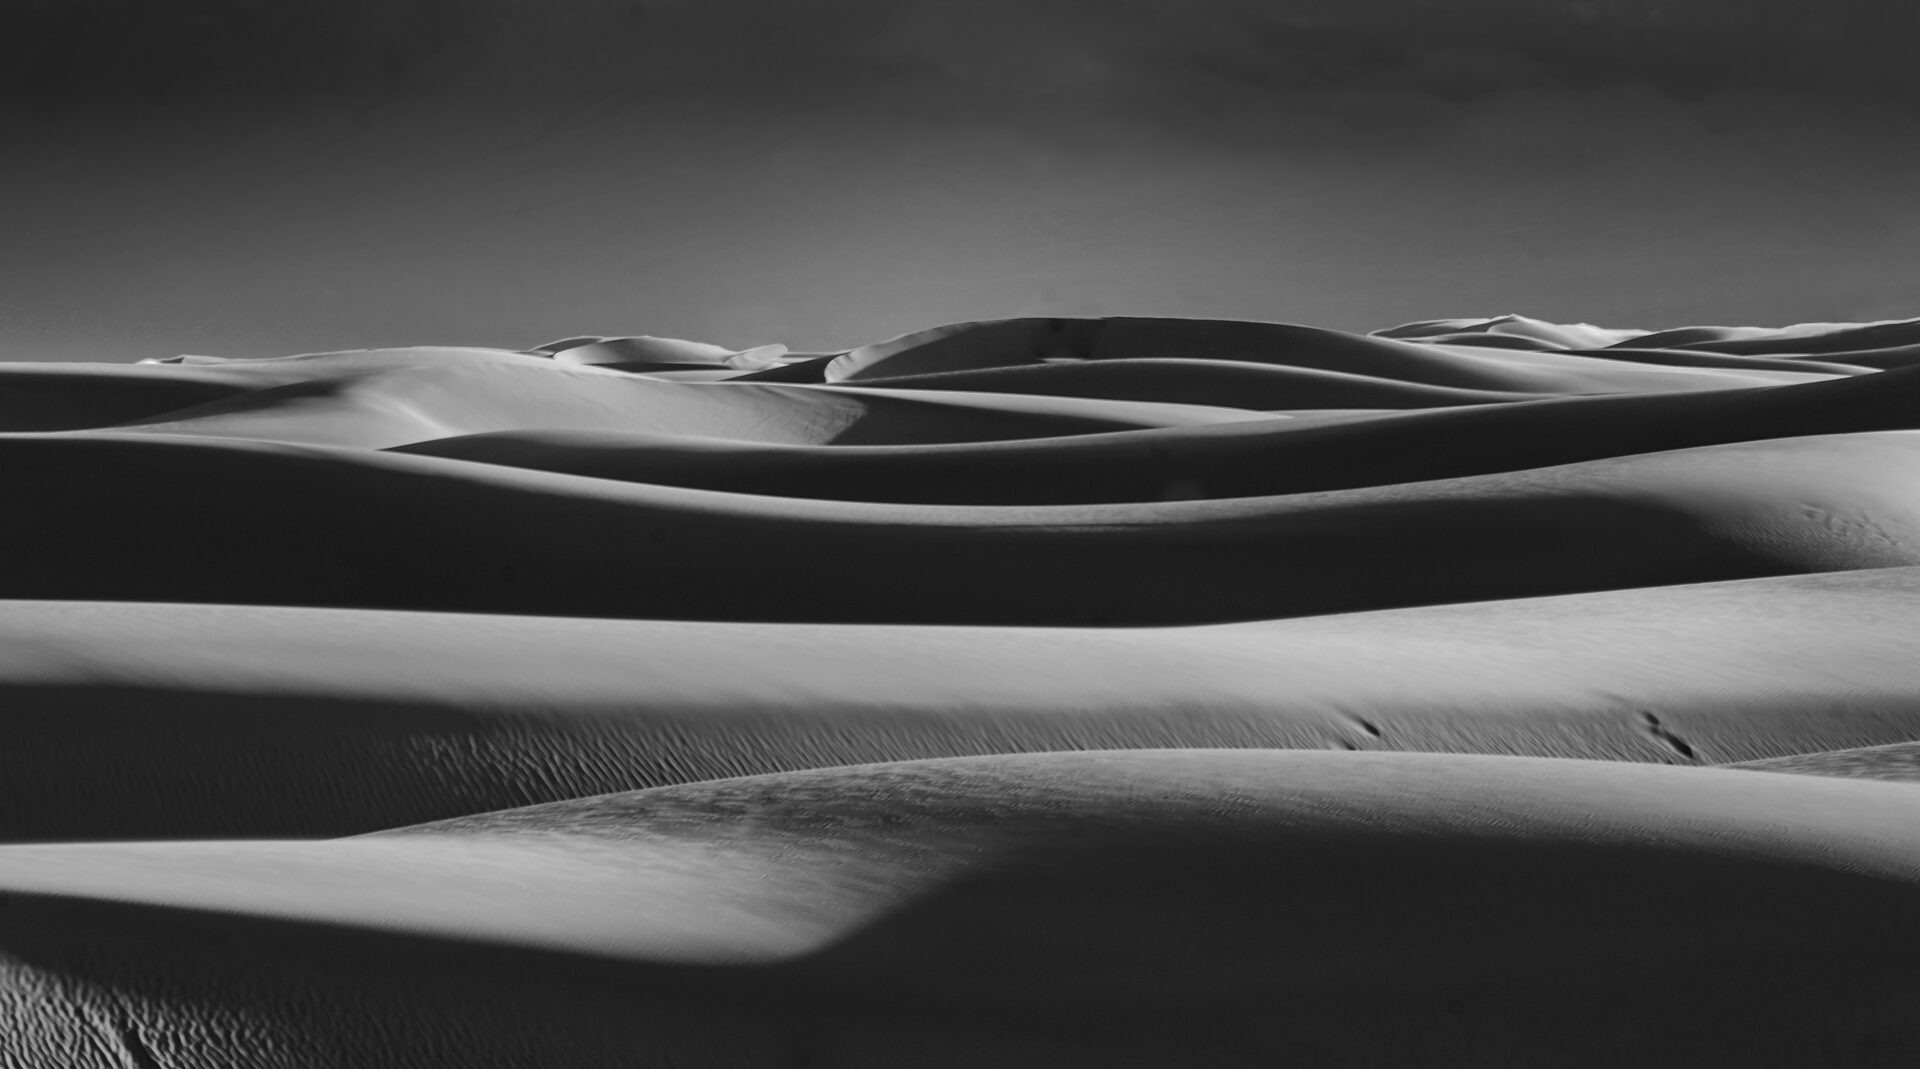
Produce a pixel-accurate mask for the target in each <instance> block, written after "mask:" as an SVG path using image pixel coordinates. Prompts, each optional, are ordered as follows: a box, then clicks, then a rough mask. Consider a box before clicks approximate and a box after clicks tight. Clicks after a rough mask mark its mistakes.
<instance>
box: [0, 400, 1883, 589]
mask: <svg viewBox="0 0 1920 1069" xmlns="http://www.w3.org/2000/svg"><path fill="white" fill-rule="evenodd" d="M0 463H3V464H5V465H7V466H8V468H9V469H10V474H9V476H8V488H9V491H10V494H11V498H12V500H13V501H14V502H15V504H16V506H17V507H18V508H19V509H20V513H21V515H20V519H19V521H18V522H16V523H14V524H10V525H8V527H6V528H5V529H4V530H0V553H4V554H9V555H18V557H19V559H26V558H27V557H28V556H31V557H32V558H34V559H36V560H37V561H38V562H39V567H38V568H37V569H35V570H32V571H22V572H16V573H12V574H8V575H5V576H0V595H4V596H8V597H16V598H49V597H54V598H73V599H96V600H154V601H186V600H203V601H215V602H243V603H284V604H307V605H335V606H360V607H368V608H418V609H440V610H458V611H488V612H510V613H533V614H549V615H582V616H609V617H653V618H678V619H701V618H705V619H734V620H766V621H792V622H881V623H957V624H998V625H1019V624H1046V625H1087V624H1100V625H1144V624H1169V623H1201V622H1215V621H1225V620H1233V619H1253V618H1262V617H1281V616H1301V615H1313V614H1324V613H1334V612H1354V611H1364V610H1369V609H1382V608H1392V607H1399V606H1407V605H1418V604H1432V603H1439V602H1447V601H1472V600H1489V599H1495V598H1511V597H1525V596H1539V595H1550V594H1563V593H1575V592H1581V591H1588V590H1596V589H1610V588H1623V587H1638V586H1654V585H1662V584H1671V583H1687V582H1706V581H1714V580H1723V579H1736V578H1747V577H1756V576H1763V575H1774V574H1788V573H1803V572H1818V571H1833V570H1844V569H1851V568H1879V567H1893V566H1904V565H1911V564H1920V501H1915V500H1914V499H1913V498H1912V496H1911V493H1910V491H1909V489H1908V488H1909V487H1910V486H1911V485H1912V482H1911V480H1912V479H1913V477H1914V475H1915V473H1916V471H1920V434H1916V433H1915V432H1899V431H1896V432H1879V433H1872V434H1853V435H1829V436H1822V437H1810V438H1795V439H1780V440H1773V441H1765V442H1754V443H1739V444H1735V445H1726V446H1712V447H1705V448H1701V449H1694V450H1676V451H1671V452H1665V453H1654V454H1647V455H1643V456H1635V457H1624V458H1617V459H1612V460H1607V461H1596V462H1590V463H1586V464H1576V465H1566V466H1561V467H1555V468H1542V469H1535V470H1531V471H1522V472H1514V473H1503V474H1497V475H1486V476H1473V477H1467V478H1462V479H1455V480H1437V481H1432V482H1425V483H1414V484H1405V485H1400V486H1390V487H1373V488H1365V489H1356V490H1348V491H1336V492H1329V493H1324V494H1303V495H1292V496H1285V497H1270V498H1239V499H1231V500H1214V501H1173V502H1160V503H1150V504H1126V505H1088V506H1059V507H1032V508H987V507H979V508H962V507H941V506H902V505H881V504H867V503H851V502H828V501H810V500H802V499H796V498H770V497H764V496H749V495H739V494H722V493H715V492H710V491H700V490H689V489H682V488H674V487H659V486H650V485H642V484H631V483H617V482H611V481H607V480H599V479H586V478H580V477H574V476H560V475H552V474H548V473H542V472H529V471H522V470H516V469H507V468H498V467H494V466H492V465H483V464H477V463H470V462H461V461H451V460H442V459H439V458H432V457H418V456H403V455H396V454H391V453H373V452H367V451H359V450H346V449H326V448H318V447H289V446H282V445H271V444H267V443H251V442H238V441H221V440H215V439H189V438H178V437H171V436H137V435H77V434H76V435H41V436H25V435H14V436H6V437H3V438H0ZM76 485H85V486H87V487H89V493H88V495H86V496H85V497H77V496H76V495H74V494H73V493H72V492H71V489H70V488H71V487H73V486H76ZM129 509H131V510H135V511H137V512H141V513H151V514H157V515H161V516H168V515H172V516H180V517H186V518H188V522H183V523H174V524H170V523H165V522H163V523H159V524H156V525H155V526H153V527H152V528H149V529H147V530H146V531H145V532H144V538H143V542H142V544H139V545H133V544H118V545H115V544H105V543H103V541H102V536H101V531H102V530H103V529H105V528H107V527H109V526H110V525H111V523H112V522H113V519H114V517H116V516H118V515H121V514H123V513H124V512H125V511H126V510H129ZM205 531H218V532H220V537H219V540H218V541H210V540H209V539H208V538H207V537H205V536H204V534H203V532H205ZM156 559H159V560H165V561H166V562H167V566H166V567H165V568H164V569H159V568H154V567H151V566H150V564H151V562H152V561H154V560H156ZM293 560H297V561H299V562H300V566H299V567H298V568H290V567H287V566H286V565H287V562H289V561H293ZM799 561H805V562H811V563H810V564H809V566H807V567H796V566H795V565H794V562H799ZM667 562H671V569H664V568H663V567H662V565H663V564H665V563H667ZM822 562H835V565H836V566H833V567H825V566H822ZM936 562H937V564H936Z"/></svg>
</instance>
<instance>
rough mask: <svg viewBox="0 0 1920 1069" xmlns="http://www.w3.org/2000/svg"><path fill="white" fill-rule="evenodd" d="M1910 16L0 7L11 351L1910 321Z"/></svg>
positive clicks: (1348, 4) (195, 4) (614, 1)
mask: <svg viewBox="0 0 1920 1069" xmlns="http://www.w3.org/2000/svg"><path fill="white" fill-rule="evenodd" d="M1916 10H1920V6H1916V5H1909V4H1896V3H1885V2H1879V0H1827V2H1825V3H1819V4H1816V3H1813V2H1812V0H1802V2H1798V3H1793V4H1787V3H1781V2H1778V0H1585V2H1575V0H1454V2H1444V3H1443V2H1421V0H1300V2H1289V0H971V2H964V3H963V2H953V3H933V2H911V0H805V2H800V0H790V2H777V3H768V2H753V3H749V2H746V0H460V2H456V0H336V2H333V3H328V4H309V5H302V4H300V3H297V2H294V0H176V2H171V3H157V2H154V0H0V42H5V43H4V44H0V132H3V133H4V134H5V136H6V139H7V144H8V145H9V146H11V148H10V151H9V152H8V156H9V163H8V165H7V167H6V168H5V169H4V171H0V205H4V208H0V211H4V212H5V213H6V215H5V217H4V218H0V222H3V223H4V227H0V235H4V237H3V240H0V275H3V276H4V278H5V279H6V281H7V285H6V287H5V290H4V292H3V293H0V324H4V327H3V328H0V329H3V330H4V333H3V334H0V358H11V359H35V358H63V359H64V358H95V359H115V360H124V359H138V358H140V357H145V356H166V355H171V354H174V353H179V352H202V353H213V354H219V355H246V354H261V355H269V354H278V353H286V352H298V351H312V350H319V349H331V348H352V347H361V346H372V345H397V344H418V343H440V344H486V345H506V346H526V345H533V344H536V343H538V342H541V341H545V340H548V339H550V338H553V337H559V336H563V335H569V334H579V333H605V334H622V333H651V334H665V335H677V336H685V337H695V338H701V339H706V340H712V341H718V342H722V343H724V344H728V345H733V346H748V345H754V344H760V343H764V342H772V341H784V342H786V343H788V344H790V345H792V346H794V347H795V348H800V349H808V348H832V347H840V346H847V345H853V344H857V343H859V342H862V341H867V340H872V339H875V338H879V337H884V336H887V335H891V334H894V333H898V332H901V331H904V330H909V329H914V328H918V327H923V326H927V325H931V324H934V323H938V322H944V321H951V320H958V319H969V318H987V317H997V316H1007V315H1021V314H1041V313H1053V314H1067V315H1074V314H1162V315H1189V316H1235V317H1246V318H1260V319H1283V320H1293V321H1303V322H1310V323H1316V324H1322V325H1328V326H1335V327H1346V328H1356V329H1364V328H1371V327H1377V326H1385V325H1389V324H1391V323H1394V322H1398V321H1402V320H1407V319H1417V318H1431V317H1439V316H1465V315H1492V314H1499V313H1502V312H1520V313H1524V314H1528V315H1535V316H1541V317H1546V318H1571V319H1588V320H1594V321H1599V322H1605V323H1609V324H1613V325H1621V326H1646V327H1658V326H1665V325H1673V324H1680V323H1693V322H1709V321H1710V322H1742V323H1745V322H1751V323H1783V322H1792V321H1798V320H1809V319H1881V318H1895V317H1908V316H1913V315H1920V283H1917V282H1916V274H1917V272H1916V268H1915V266H1914V264H1915V257H1914V252H1913V250H1915V249H1917V248H1920V198H1916V197H1915V196H1914V195H1913V194H1912V192H1911V190H1913V189H1920V137H1916V136H1915V135H1916V134H1920V76H1916V75H1915V74H1914V73H1913V72H1914V70H1915V67H1914V65H1913V63H1912V61H1911V58H1910V56H1909V55H1907V54H1906V53H1907V51H1908V50H1909V49H1910V48H1911V46H1912V42H1913V41H1914V40H1915V39H1916V31H1920V14H1915V11H1916Z"/></svg>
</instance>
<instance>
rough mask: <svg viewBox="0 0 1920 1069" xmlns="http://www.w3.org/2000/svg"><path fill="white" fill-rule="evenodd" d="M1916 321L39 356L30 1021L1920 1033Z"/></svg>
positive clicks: (1032, 326) (20, 740)
mask: <svg viewBox="0 0 1920 1069" xmlns="http://www.w3.org/2000/svg"><path fill="white" fill-rule="evenodd" d="M1916 364H1920V320H1901V321H1888V322H1881V323H1862V324H1849V323H1810V324H1798V325H1793V326H1788V327H1777V328H1763V327H1744V326H1724V327H1723V326H1692V327H1677V328H1671V329H1658V330H1649V329H1632V330H1628V329H1613V328H1605V327H1599V326H1594V325H1591V324H1561V323H1551V322H1545V321H1540V320H1534V319H1528V318H1525V317H1520V316H1513V315H1503V316H1495V317H1486V318H1468V319H1436V320H1431V321H1425V322H1419V323H1409V324H1404V325H1401V326H1397V327H1391V328H1387V329H1383V330H1380V331H1377V332H1374V333H1372V334H1355V333H1345V332H1339V331H1331V330H1321V329H1316V328H1312V327H1306V326H1296V325H1290V324H1281V323H1254V322H1238V321H1213V320H1180V319H1166V318H1119V317H1115V318H1105V319H1100V318H1032V319H1011V320H1000V321H991V322H978V323H959V324H952V325H947V326H941V327H935V328H932V329H929V330H925V331H920V332H916V333H912V334H908V335H904V336H901V337H898V338H893V339H889V340H884V341H880V342H876V343H874V344H870V345H865V346H861V347H857V348H854V349H850V350H846V351H844V352H792V351H788V350H787V349H786V348H785V347H784V346H781V345H778V344H769V345H763V346H758V347H755V348H749V349H729V348H725V347H722V346H718V345H711V344H706V343H701V342H694V341H686V340H682V339H673V338H656V337H646V336H634V337H602V336H597V335H581V336H576V337H570V338H565V339H561V340H558V341H555V342H551V343H548V344H545V345H541V346H536V347H533V348H530V349H507V348H499V349H490V348H452V347H410V348H392V349H375V350H358V351H347V352H326V353H313V354H302V355H296V356H285V357H273V358H257V359H256V358H231V357H228V358H223V357H214V356H198V355H195V356H183V357H178V358H174V359H170V360H156V361H151V362H145V363H142V364H137V365H116V364H84V363H66V362H63V363H48V364H0V492H3V493H4V495H5V500H6V502H7V505H8V517H7V518H8V522H7V523H6V524H5V525H4V526H0V561H5V562H6V563H5V565H4V567H0V723H4V724H5V745H4V746H0V1064H5V1065H9V1066H11V1065H20V1066H31V1067H39V1066H60V1067H67V1066H73V1067H88V1069H91V1067H96V1066H97V1067H102V1069H106V1067H113V1069H124V1067H128V1066H134V1067H141V1069H152V1067H156V1066H164V1067H167V1069H184V1067H191V1069H216V1067H228V1066H241V1065H286V1066H329V1067H333V1066H347V1067H362V1066H364V1067H369V1069H372V1067H382V1066H408V1067H415V1066H417V1067H422V1069H426V1067H441V1066H445V1067H462V1069H464V1067H467V1066H515V1067H518V1066H548V1065H554V1066H626V1065H633V1064H663V1065H673V1066H685V1067H693V1069H705V1067H715V1069H721V1067H724V1069H735V1067H739V1069H746V1067H765V1069H776V1067H781V1069H792V1067H801V1066H806V1067H823V1066H833V1067H844V1066H863V1067H874V1069H880V1067H895V1066H947V1067H956V1069H957V1067H999V1066H1033V1067H1040V1066H1046V1067H1050V1069H1051V1067H1081V1066H1085V1067H1089V1069H1090V1067H1095V1066H1099V1067H1107V1066H1142V1067H1145V1066H1155V1067H1160V1066H1172V1065H1179V1066H1203V1067H1221V1069H1225V1067H1255V1066H1280V1065H1285V1066H1293V1065H1312V1066H1353V1067H1360V1066H1416V1065H1417V1066H1458V1067H1468V1066H1475V1067H1477V1066H1487V1065H1526V1066H1546V1065H1575V1064H1578V1065H1588V1066H1594V1067H1609V1069H1611V1067H1620V1069H1626V1067H1645V1066H1673V1067H1681V1066H1689V1067H1699V1066H1705V1065H1741V1066H1780V1067H1786V1066H1814V1065H1832V1066H1896V1065H1907V1064H1913V1063H1914V1062H1915V1061H1916V1059H1920V1025H1916V1024H1915V1022H1914V1020H1913V1017H1912V1014H1911V1012H1910V1010H1911V1006H1912V1000H1913V998H1914V997H1915V996H1916V995H1920V969H1917V968H1916V966H1915V964H1914V963H1915V962H1916V961H1920V924H1917V923H1916V921H1915V919H1914V918H1915V917H1917V916H1920V909H1917V908H1916V907H1920V789H1916V787H1915V782H1920V657H1916V653H1915V651H1916V650H1920V378H1916V376H1920V367H1916V366H1915V365H1916Z"/></svg>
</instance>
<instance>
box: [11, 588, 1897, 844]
mask: <svg viewBox="0 0 1920 1069" xmlns="http://www.w3.org/2000/svg"><path fill="white" fill-rule="evenodd" d="M1916 646H1920V568H1900V569H1887V570H1878V571H1860V572H1835V573H1827V574H1821V575H1809V576H1794V577H1786V578H1773V579H1753V580H1744V581H1739V582H1731V583H1715V584H1703V585H1697V586H1677V587H1663V588H1655V589H1643V590H1627V591H1616V592H1609V593H1599V594H1581V595H1572V596H1566V597H1557V598H1533V599H1524V600H1517V601H1499V602H1479V603H1473V604H1463V605H1444V606H1433V607H1429V608H1420V609H1403V610H1394V611H1389V612H1376V613H1363V614H1355V615H1348V616H1322V617H1312V618H1306V619H1298V620H1282V621H1263V622H1257V623H1247V624H1231V625H1220V626H1209V627H1183V628H1164V629H1162V628H1143V629H1069V628H1057V629H1035V628H949V627H889V626H821V625H792V624H788V625H775V624H723V623H704V622H676V621H643V620H635V621H611V620H583V619H553V618H543V617H504V616H490V615H479V614H434V613H395V612H377V611H368V610H333V609H291V608H280V607H241V606H219V605H175V604H144V605H142V604H124V603H121V604H114V603H87V602H0V724H4V725H5V727H4V732H5V735H6V737H7V738H8V739H9V740H10V742H9V745H8V746H6V747H4V748H0V839H8V840H23V839H32V840H48V839H62V838H72V839H112V838H156V837H178V838H195V837H231V836H243V837H271V836H282V835H289V836H307V835H333V834H346V833H351V832H361V831H371V830H374V829H377V828H381V827H389V826H392V825H396V824H404V823H411V822H416V821H423V820H432V819H438V818H441V817H448V816H455V815H459V814H463V813H472V812H478V811H481V810H488V809H498V808H505V807H509V806H515V805H525V804H530V803H534V802H546V801H553V800H556V799H560V798H567V797H576V796H580V795H587V794H597V793H603V792H609V791H618V790H632V789H638V788H644V787H656V786H662V785H666V784H674V783H684V782H689V781H694V780H703V779H716V778H724V777H730V776H741V775H751V774H757V773H763V772H774V771H785V770H794V769H803V768H812V767H824V766H831V765H845V764H859V763H866V762H874V761H888V760H906V759H914V758H925V757H948V756H962V755H970V754H990V753H1006V752H1038V751H1048V750H1082V749H1115V748H1151V747H1224V748H1247V747H1252V748H1259V747H1284V748H1305V749H1342V750H1345V749H1354V750H1409V751H1432V752H1459V753H1489V754H1532V755H1540V756H1559V757H1580V758H1603V759H1610V760H1624V761H1642V762H1664V763H1711V762H1724V761H1742V760H1750V759H1756V758H1774V757H1781V756H1786V755H1793V754H1800V753H1809V752H1813V751H1824V750H1834V749H1841V748H1847V747H1860V746H1871V745H1875V744H1886V743H1894V742H1900V741H1904V740H1907V739H1912V738H1916V737H1920V677H1916V675H1915V673H1914V672H1913V671H1912V651H1913V649H1914V648H1916Z"/></svg>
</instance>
